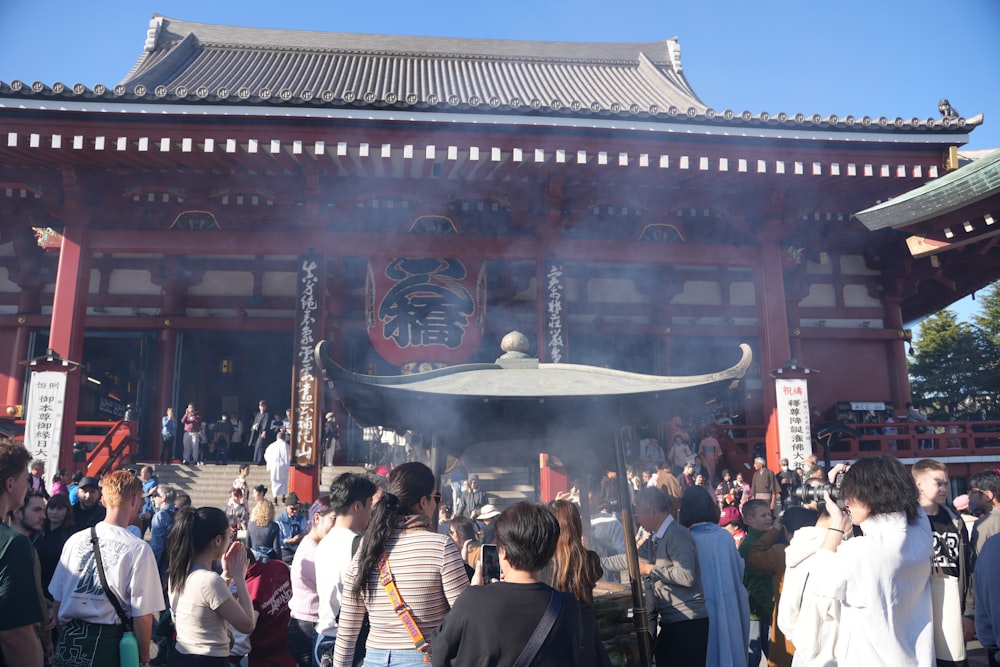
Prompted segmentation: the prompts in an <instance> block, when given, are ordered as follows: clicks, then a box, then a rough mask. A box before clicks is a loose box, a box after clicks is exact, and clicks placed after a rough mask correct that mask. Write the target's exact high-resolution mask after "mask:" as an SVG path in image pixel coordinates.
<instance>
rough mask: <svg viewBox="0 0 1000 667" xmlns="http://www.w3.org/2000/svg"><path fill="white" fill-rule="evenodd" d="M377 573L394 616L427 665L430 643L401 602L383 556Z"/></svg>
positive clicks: (387, 561)
mask: <svg viewBox="0 0 1000 667" xmlns="http://www.w3.org/2000/svg"><path fill="white" fill-rule="evenodd" d="M378 571H379V581H380V582H381V584H382V587H383V588H385V594H386V595H388V596H389V603H390V604H391V605H392V610H393V611H395V612H396V616H399V620H400V622H402V624H403V627H404V628H406V632H407V633H409V635H410V639H412V640H413V645H414V646H416V647H417V650H418V651H420V653H421V654H422V655H423V658H424V662H425V663H428V664H429V663H430V661H431V645H430V642H428V641H427V640H426V639H424V633H423V632H421V631H420V628H419V627H418V626H417V621H416V619H415V618H413V613H412V612H411V611H410V608H409V607H408V606H406V603H405V602H404V601H403V596H402V594H400V592H399V589H398V588H396V579H395V578H394V577H393V576H392V570H390V569H389V559H388V558H386V557H385V554H382V555H381V556H379V559H378Z"/></svg>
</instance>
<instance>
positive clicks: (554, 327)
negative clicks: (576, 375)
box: [542, 262, 566, 364]
mask: <svg viewBox="0 0 1000 667" xmlns="http://www.w3.org/2000/svg"><path fill="white" fill-rule="evenodd" d="M542 269H543V271H544V272H545V297H544V298H545V350H546V353H547V355H548V358H547V359H546V361H548V362H550V363H553V364H558V363H559V362H561V361H564V360H565V358H566V333H565V329H564V327H563V324H564V322H565V317H566V276H565V274H564V269H563V265H562V264H556V263H549V262H545V263H543V264H542Z"/></svg>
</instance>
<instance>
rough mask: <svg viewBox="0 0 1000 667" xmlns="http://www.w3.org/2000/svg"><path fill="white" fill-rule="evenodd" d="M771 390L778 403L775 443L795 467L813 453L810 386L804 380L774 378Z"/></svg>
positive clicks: (784, 457) (783, 456) (793, 467)
mask: <svg viewBox="0 0 1000 667" xmlns="http://www.w3.org/2000/svg"><path fill="white" fill-rule="evenodd" d="M774 391H775V394H777V398H778V401H777V404H778V445H779V448H780V451H781V458H783V459H788V462H789V467H790V468H791V469H792V470H795V468H797V467H798V466H800V465H801V464H802V462H803V461H804V460H805V458H806V457H807V456H809V455H810V454H812V436H811V435H810V430H809V390H808V387H807V385H806V380H805V379H804V378H801V379H794V380H793V379H785V378H777V379H776V380H775V381H774Z"/></svg>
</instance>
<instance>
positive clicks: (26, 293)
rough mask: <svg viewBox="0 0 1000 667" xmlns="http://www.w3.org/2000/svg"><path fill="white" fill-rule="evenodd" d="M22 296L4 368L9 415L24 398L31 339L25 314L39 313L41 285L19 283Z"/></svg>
mask: <svg viewBox="0 0 1000 667" xmlns="http://www.w3.org/2000/svg"><path fill="white" fill-rule="evenodd" d="M18 287H20V288H21V296H20V298H19V299H18V305H17V313H18V316H17V322H18V326H17V328H16V329H14V341H13V344H12V345H11V346H10V355H9V356H8V357H7V368H6V369H4V372H5V373H6V377H7V385H6V387H4V389H5V392H4V405H5V406H6V407H7V415H8V416H10V415H12V414H13V413H12V412H11V411H16V409H17V406H18V405H21V402H22V400H23V399H24V367H23V366H21V362H22V361H25V360H26V359H27V358H28V354H29V352H30V350H28V342H29V341H30V340H31V328H30V327H28V326H25V322H26V320H25V317H24V316H25V315H28V314H35V313H38V311H39V310H40V307H39V306H40V303H41V299H40V296H41V291H42V288H41V286H40V285H24V284H19V285H18Z"/></svg>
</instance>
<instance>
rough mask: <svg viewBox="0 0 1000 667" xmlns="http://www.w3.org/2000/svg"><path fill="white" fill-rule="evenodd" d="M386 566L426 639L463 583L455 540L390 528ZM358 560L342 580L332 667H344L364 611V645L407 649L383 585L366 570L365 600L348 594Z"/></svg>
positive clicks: (465, 580)
mask: <svg viewBox="0 0 1000 667" xmlns="http://www.w3.org/2000/svg"><path fill="white" fill-rule="evenodd" d="M386 553H387V554H388V559H389V569H390V570H392V575H393V578H394V579H395V580H396V586H397V588H398V589H399V593H400V595H401V596H402V598H403V601H404V602H405V603H406V605H407V606H408V607H409V608H410V611H411V612H412V613H413V618H414V619H415V620H416V622H417V625H418V626H419V627H420V631H421V632H422V633H423V634H424V637H425V638H427V639H428V641H429V640H430V635H431V633H432V632H433V631H434V630H435V629H436V628H437V627H438V626H439V625H440V624H441V620H442V619H443V618H444V616H445V614H447V613H448V610H449V609H451V606H452V605H453V604H454V603H455V600H456V599H457V598H458V596H459V594H460V593H461V592H462V591H464V590H465V589H466V588H467V587H468V585H469V577H468V575H466V573H465V566H464V565H463V564H462V557H461V556H460V555H459V553H458V548H457V547H456V546H455V543H454V542H452V541H451V539H450V538H449V537H448V536H446V535H438V534H437V533H432V532H430V531H428V530H407V531H396V532H394V533H393V534H392V536H391V537H390V538H389V540H388V542H387V543H386ZM357 566H358V561H357V559H355V561H354V564H353V565H352V566H351V572H350V574H349V575H348V576H347V578H346V580H345V582H344V597H343V602H342V606H341V609H340V622H339V628H338V631H337V643H336V646H335V649H334V655H333V664H334V666H335V667H350V665H351V662H352V661H353V659H354V644H355V642H356V641H357V637H358V632H359V631H360V630H361V623H362V621H363V620H364V615H365V611H366V609H367V611H368V620H369V623H370V624H371V632H370V634H369V635H368V646H369V647H371V648H378V649H390V650H399V649H413V648H414V646H413V640H412V639H411V638H410V635H409V633H408V632H407V631H406V629H405V628H404V627H403V624H402V622H401V621H400V620H399V616H397V615H396V612H395V611H393V609H392V605H391V604H389V599H388V596H387V595H386V592H385V588H383V587H382V584H381V583H380V582H379V579H378V571H377V569H376V570H374V571H373V572H372V575H371V578H370V579H371V580H370V582H369V583H370V586H369V590H372V591H374V595H373V596H372V597H371V599H368V598H367V596H365V597H364V598H363V599H362V600H358V599H357V598H355V596H354V588H355V578H356V577H357Z"/></svg>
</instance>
